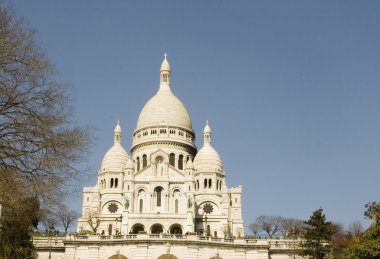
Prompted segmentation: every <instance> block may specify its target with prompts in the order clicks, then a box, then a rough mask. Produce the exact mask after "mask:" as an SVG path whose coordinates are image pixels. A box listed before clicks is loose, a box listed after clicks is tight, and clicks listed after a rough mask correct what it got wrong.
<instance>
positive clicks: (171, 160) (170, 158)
mask: <svg viewBox="0 0 380 259" xmlns="http://www.w3.org/2000/svg"><path fill="white" fill-rule="evenodd" d="M169 164H170V165H171V166H174V164H175V154H174V153H171V154H170V155H169Z"/></svg>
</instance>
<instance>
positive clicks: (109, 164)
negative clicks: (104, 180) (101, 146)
mask: <svg viewBox="0 0 380 259" xmlns="http://www.w3.org/2000/svg"><path fill="white" fill-rule="evenodd" d="M128 160H129V157H128V153H127V151H125V149H124V148H123V147H122V146H121V145H120V144H119V143H115V144H114V145H113V146H112V147H111V148H110V149H109V150H108V151H107V153H106V154H105V155H104V157H103V161H102V166H101V168H100V170H102V171H113V172H115V171H117V172H120V171H122V170H123V169H124V168H125V167H126V163H127V161H128Z"/></svg>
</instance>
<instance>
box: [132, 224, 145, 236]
mask: <svg viewBox="0 0 380 259" xmlns="http://www.w3.org/2000/svg"><path fill="white" fill-rule="evenodd" d="M141 231H145V227H144V225H143V224H139V223H138V224H134V225H133V226H132V229H131V234H138V233H139V232H141Z"/></svg>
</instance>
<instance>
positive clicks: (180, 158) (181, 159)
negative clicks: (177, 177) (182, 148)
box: [178, 155, 183, 170]
mask: <svg viewBox="0 0 380 259" xmlns="http://www.w3.org/2000/svg"><path fill="white" fill-rule="evenodd" d="M178 169H179V170H182V169H183V155H179V157H178Z"/></svg>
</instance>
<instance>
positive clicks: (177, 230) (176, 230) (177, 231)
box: [169, 224, 182, 235]
mask: <svg viewBox="0 0 380 259" xmlns="http://www.w3.org/2000/svg"><path fill="white" fill-rule="evenodd" d="M169 231H170V234H173V235H182V226H181V225H180V224H173V225H171V226H170V228H169Z"/></svg>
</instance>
